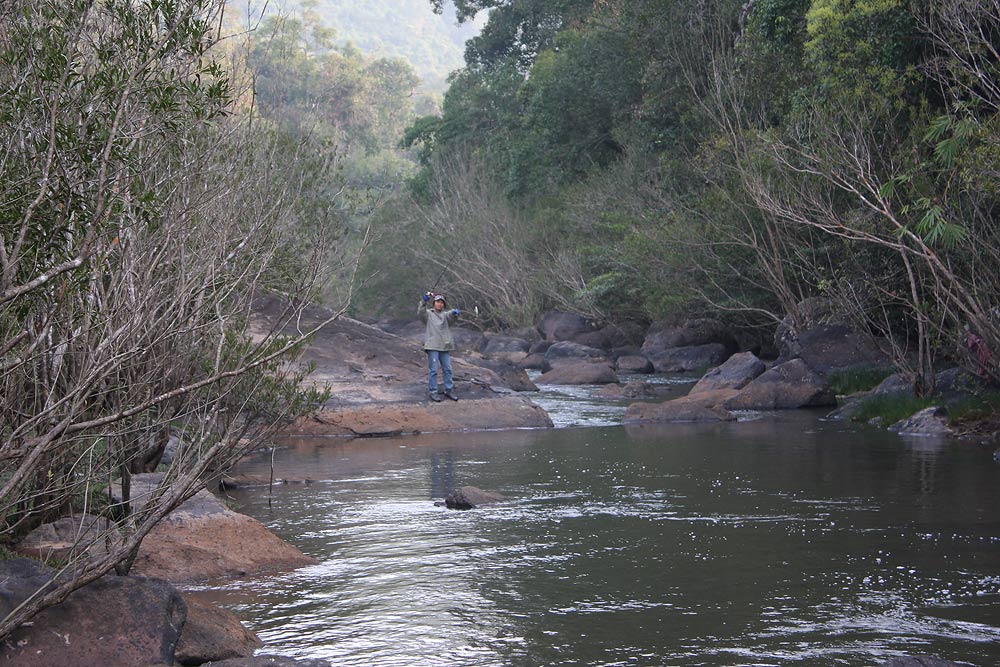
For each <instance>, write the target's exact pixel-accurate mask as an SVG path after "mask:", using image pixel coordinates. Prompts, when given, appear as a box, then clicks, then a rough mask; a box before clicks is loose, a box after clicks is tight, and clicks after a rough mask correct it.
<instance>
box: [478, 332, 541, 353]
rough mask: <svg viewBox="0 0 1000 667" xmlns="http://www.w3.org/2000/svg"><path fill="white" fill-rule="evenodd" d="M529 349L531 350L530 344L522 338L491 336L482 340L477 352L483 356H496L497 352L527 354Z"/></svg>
mask: <svg viewBox="0 0 1000 667" xmlns="http://www.w3.org/2000/svg"><path fill="white" fill-rule="evenodd" d="M529 349H531V343H529V342H528V341H526V340H524V339H523V338H514V337H512V336H501V335H493V336H486V337H485V338H484V339H483V344H482V345H481V346H480V348H479V351H480V352H482V353H483V354H496V353H497V352H527V351H528V350H529Z"/></svg>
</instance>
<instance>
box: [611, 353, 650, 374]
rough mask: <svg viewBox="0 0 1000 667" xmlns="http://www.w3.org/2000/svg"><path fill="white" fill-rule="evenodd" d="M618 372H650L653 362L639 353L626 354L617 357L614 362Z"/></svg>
mask: <svg viewBox="0 0 1000 667" xmlns="http://www.w3.org/2000/svg"><path fill="white" fill-rule="evenodd" d="M616 365H617V366H618V372H619V373H642V374H646V373H652V372H653V363H652V362H651V361H650V360H649V359H647V358H646V357H643V356H639V355H627V356H624V357H618V361H617V362H616Z"/></svg>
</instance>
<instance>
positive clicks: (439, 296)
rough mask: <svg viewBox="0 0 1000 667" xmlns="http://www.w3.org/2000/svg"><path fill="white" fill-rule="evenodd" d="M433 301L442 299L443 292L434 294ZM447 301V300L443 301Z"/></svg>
mask: <svg viewBox="0 0 1000 667" xmlns="http://www.w3.org/2000/svg"><path fill="white" fill-rule="evenodd" d="M434 301H444V294H435V295H434ZM445 303H447V301H445Z"/></svg>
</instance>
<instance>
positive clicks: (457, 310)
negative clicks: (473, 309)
mask: <svg viewBox="0 0 1000 667" xmlns="http://www.w3.org/2000/svg"><path fill="white" fill-rule="evenodd" d="M451 314H452V315H461V314H462V311H460V310H459V309H458V308H456V309H455V310H453V311H451Z"/></svg>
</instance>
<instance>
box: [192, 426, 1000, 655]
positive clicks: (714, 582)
mask: <svg viewBox="0 0 1000 667" xmlns="http://www.w3.org/2000/svg"><path fill="white" fill-rule="evenodd" d="M588 419H589V418H588ZM286 444H287V447H284V448H281V449H278V450H276V451H275V459H274V460H275V471H276V475H277V476H278V477H286V478H309V479H310V480H314V481H312V482H311V483H308V484H303V483H298V484H286V485H279V486H276V487H274V489H273V492H272V493H271V494H270V497H269V493H268V490H267V488H266V487H265V488H256V489H247V490H238V491H236V492H232V500H233V501H234V506H235V508H236V509H237V510H239V511H242V512H245V513H247V514H250V515H252V516H254V517H256V518H258V519H259V520H261V521H262V522H264V523H265V524H266V525H267V526H268V527H269V528H271V529H272V530H273V531H274V532H276V533H277V534H279V535H280V536H282V537H283V538H285V539H287V540H288V541H290V542H292V543H294V544H295V545H297V546H298V547H299V548H300V549H302V551H304V552H305V553H307V554H310V555H312V556H315V557H316V558H317V559H319V561H320V562H319V564H318V565H315V566H312V567H306V568H303V569H300V570H297V571H294V572H290V573H285V574H281V575H277V576H271V577H265V578H258V579H253V580H246V581H236V582H226V583H220V584H218V585H215V586H209V587H206V588H205V589H203V591H202V593H201V594H202V595H204V596H206V597H208V598H210V599H213V600H215V601H216V602H219V603H221V604H222V605H223V606H225V607H227V608H229V609H231V610H233V611H234V612H235V613H236V614H237V615H238V616H239V617H240V618H241V619H243V620H244V622H245V623H246V624H247V625H248V626H249V627H251V628H252V629H253V630H255V631H256V632H257V633H258V634H259V635H260V636H261V638H262V639H263V640H264V641H265V642H266V644H267V649H266V652H267V653H278V654H284V655H288V656H294V657H321V658H327V659H329V660H330V661H331V663H332V664H333V665H335V666H337V667H340V666H362V665H363V666H366V667H370V666H386V667H388V666H437V665H441V666H449V667H451V666H455V667H463V666H467V667H473V666H487V665H489V666H498V667H499V666H522V665H523V666H539V665H574V666H576V665H623V666H632V665H636V666H649V667H653V666H657V667H659V666H663V665H691V666H694V665H711V666H723V665H809V666H813V665H817V666H818V665H845V666H851V667H854V666H857V667H861V666H865V667H868V666H875V665H881V664H882V662H884V661H885V660H886V659H887V658H889V657H891V656H893V655H899V654H934V655H938V656H940V657H944V658H947V659H950V660H955V661H964V662H967V663H969V664H973V665H978V666H979V667H992V666H994V665H1000V514H998V509H1000V484H998V482H1000V465H997V464H994V462H993V461H992V458H991V451H990V449H988V448H984V447H981V446H976V445H970V444H960V443H950V442H946V441H939V440H929V439H913V440H905V439H902V438H899V437H897V436H895V435H891V434H888V433H886V432H883V431H879V430H875V429H869V428H866V427H856V426H849V425H844V424H841V423H833V422H824V421H822V420H821V419H820V416H819V415H817V414H810V413H808V412H794V413H792V412H790V413H779V414H774V415H766V416H764V417H763V418H759V419H747V420H744V421H741V422H739V423H732V424H712V425H669V426H662V427H647V426H644V427H621V426H612V427H590V428H560V429H554V430H541V431H531V430H521V431H507V432H487V433H468V434H450V435H437V436H433V437H431V436H421V437H407V438H395V439H377V440H354V441H346V440H338V439H329V440H326V439H311V440H300V441H297V442H289V443H286ZM268 466H269V459H268V458H267V457H262V458H261V459H259V460H257V461H251V462H248V463H247V464H246V467H245V468H244V472H248V473H256V474H265V475H266V474H267V469H268ZM466 484H469V485H474V486H478V487H481V488H484V489H492V490H498V491H501V492H502V493H504V494H506V495H507V496H508V498H509V500H507V501H506V502H504V503H501V504H499V505H495V506H489V507H483V508H479V509H477V510H472V511H468V512H457V511H450V510H447V509H445V508H443V507H437V506H435V504H434V502H433V501H434V500H440V499H441V498H442V497H443V496H444V495H445V493H446V492H447V491H448V490H450V489H452V488H454V487H456V486H461V485H466Z"/></svg>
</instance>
